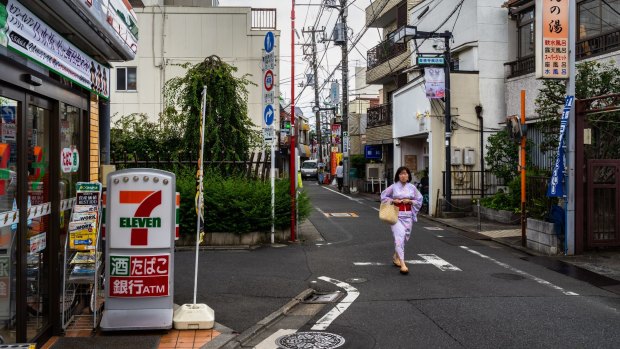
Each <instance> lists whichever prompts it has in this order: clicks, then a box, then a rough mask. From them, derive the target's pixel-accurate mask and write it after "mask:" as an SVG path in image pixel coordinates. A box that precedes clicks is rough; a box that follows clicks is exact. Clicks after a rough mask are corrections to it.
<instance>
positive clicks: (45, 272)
mask: <svg viewBox="0 0 620 349" xmlns="http://www.w3.org/2000/svg"><path fill="white" fill-rule="evenodd" d="M28 99H29V101H30V102H35V103H36V102H38V103H37V104H36V105H35V104H29V105H28V108H27V115H26V133H27V144H28V148H27V149H28V204H27V205H28V206H27V207H28V221H27V224H28V229H27V233H26V244H27V258H26V275H27V281H26V302H27V308H26V309H27V314H26V316H27V320H26V323H27V327H26V328H27V338H28V340H32V339H34V338H35V337H36V336H37V335H38V334H39V333H40V331H41V330H42V329H43V328H44V327H45V326H47V325H48V324H49V322H50V318H49V310H50V307H49V303H50V294H49V290H50V287H49V286H50V285H49V284H50V268H49V263H50V257H51V256H49V253H47V251H48V250H49V249H48V248H47V247H48V243H52V241H51V239H50V233H51V225H50V213H51V200H52V197H51V190H50V171H49V158H50V115H51V111H50V109H48V108H50V106H49V105H46V104H47V103H45V101H39V100H38V99H36V98H33V97H32V96H29V97H28ZM41 105H43V106H41ZM44 107H47V108H44Z"/></svg>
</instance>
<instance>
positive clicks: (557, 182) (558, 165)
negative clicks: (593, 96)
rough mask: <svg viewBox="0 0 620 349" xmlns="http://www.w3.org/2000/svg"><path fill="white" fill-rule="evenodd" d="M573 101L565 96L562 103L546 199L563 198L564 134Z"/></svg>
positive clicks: (572, 97)
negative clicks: (556, 148)
mask: <svg viewBox="0 0 620 349" xmlns="http://www.w3.org/2000/svg"><path fill="white" fill-rule="evenodd" d="M574 99H575V97H574V96H566V101H565V102H564V110H563V111H562V118H561V119H560V135H559V139H558V151H557V155H556V158H555V165H554V166H553V173H552V175H551V178H550V179H549V185H548V186H547V196H548V197H560V196H564V187H563V184H564V183H563V182H564V181H563V179H564V136H565V134H566V128H567V127H568V118H569V115H570V109H571V108H572V106H573V101H574Z"/></svg>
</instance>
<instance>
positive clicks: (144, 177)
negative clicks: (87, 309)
mask: <svg viewBox="0 0 620 349" xmlns="http://www.w3.org/2000/svg"><path fill="white" fill-rule="evenodd" d="M107 183H108V190H107V195H106V204H107V207H106V253H105V256H106V262H107V263H106V275H107V276H108V277H107V278H106V280H105V281H106V286H105V290H106V293H105V304H106V306H105V310H104V312H103V318H102V320H101V325H100V326H101V328H102V329H103V330H134V329H169V328H172V315H173V299H172V297H173V295H174V291H173V289H174V287H173V285H174V239H175V235H176V234H175V233H176V202H177V195H176V180H175V175H174V173H171V172H166V171H161V170H154V169H130V170H122V171H115V172H111V173H110V174H108V178H107Z"/></svg>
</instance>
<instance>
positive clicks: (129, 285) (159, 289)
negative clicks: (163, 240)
mask: <svg viewBox="0 0 620 349" xmlns="http://www.w3.org/2000/svg"><path fill="white" fill-rule="evenodd" d="M109 263H110V289H109V291H110V293H109V295H110V297H125V298H134V297H165V296H168V295H169V272H170V255H169V254H162V255H153V256H127V255H111V256H110V259H109Z"/></svg>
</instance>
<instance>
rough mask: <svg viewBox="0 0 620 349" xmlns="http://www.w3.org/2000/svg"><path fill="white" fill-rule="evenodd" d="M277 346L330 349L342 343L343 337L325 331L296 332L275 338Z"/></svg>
mask: <svg viewBox="0 0 620 349" xmlns="http://www.w3.org/2000/svg"><path fill="white" fill-rule="evenodd" d="M276 344H277V345H278V346H279V347H282V348H286V349H302V348H304V349H306V348H307V349H331V348H338V347H340V346H342V345H343V344H344V338H342V336H339V335H337V334H333V333H327V332H296V333H291V334H287V335H286V336H282V337H280V338H278V339H276Z"/></svg>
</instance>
